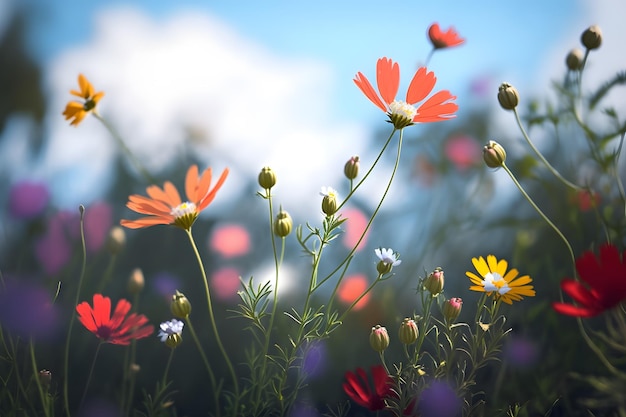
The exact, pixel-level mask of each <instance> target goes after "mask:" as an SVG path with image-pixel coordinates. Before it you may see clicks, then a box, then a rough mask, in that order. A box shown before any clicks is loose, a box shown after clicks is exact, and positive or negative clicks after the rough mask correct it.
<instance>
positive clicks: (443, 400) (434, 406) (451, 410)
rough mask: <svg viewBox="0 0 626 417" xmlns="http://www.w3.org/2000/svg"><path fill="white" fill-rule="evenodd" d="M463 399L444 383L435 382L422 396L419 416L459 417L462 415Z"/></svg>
mask: <svg viewBox="0 0 626 417" xmlns="http://www.w3.org/2000/svg"><path fill="white" fill-rule="evenodd" d="M461 405H462V404H461V399H460V398H459V397H458V396H457V395H456V392H455V391H454V389H453V388H452V387H451V386H450V385H449V384H448V383H446V382H444V381H437V380H435V381H433V382H432V384H430V386H429V387H428V388H426V389H425V390H424V391H422V394H421V395H420V401H419V404H418V409H419V415H420V416H422V417H457V416H460V415H461V411H462V410H461V408H462V407H461Z"/></svg>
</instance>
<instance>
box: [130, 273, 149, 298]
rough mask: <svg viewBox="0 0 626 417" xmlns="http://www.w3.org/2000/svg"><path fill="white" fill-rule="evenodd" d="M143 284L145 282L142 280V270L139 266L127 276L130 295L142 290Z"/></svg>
mask: <svg viewBox="0 0 626 417" xmlns="http://www.w3.org/2000/svg"><path fill="white" fill-rule="evenodd" d="M145 284H146V282H145V280H144V277H143V272H142V270H141V269H140V268H135V269H134V270H133V272H131V274H130V277H129V278H128V285H127V288H128V292H129V293H131V294H132V295H135V294H139V293H140V292H141V291H142V290H143V287H144V286H145Z"/></svg>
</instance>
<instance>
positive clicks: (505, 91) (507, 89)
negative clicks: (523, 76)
mask: <svg viewBox="0 0 626 417" xmlns="http://www.w3.org/2000/svg"><path fill="white" fill-rule="evenodd" d="M498 102H499V103H500V106H501V107H502V108H503V109H505V110H513V109H515V108H516V107H517V105H518V104H519V93H518V92H517V88H515V87H513V86H512V85H511V84H509V83H502V84H500V87H499V88H498Z"/></svg>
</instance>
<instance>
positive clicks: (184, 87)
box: [40, 8, 369, 205]
mask: <svg viewBox="0 0 626 417" xmlns="http://www.w3.org/2000/svg"><path fill="white" fill-rule="evenodd" d="M94 32H95V36H94V38H93V39H91V40H87V41H86V43H85V44H83V45H82V46H80V47H78V48H74V49H71V50H69V51H67V52H66V53H64V54H62V55H61V56H59V57H58V59H56V60H55V62H54V63H53V65H52V68H51V69H50V71H49V78H48V84H49V86H50V97H51V100H52V102H51V108H53V109H55V111H54V112H53V114H51V115H49V119H48V127H49V129H50V130H49V131H50V137H49V148H48V153H47V158H46V160H45V161H44V163H43V165H42V166H41V167H40V169H41V170H45V171H47V172H50V173H51V176H52V178H53V179H58V180H62V181H63V184H62V188H63V189H65V190H67V192H65V193H63V195H57V196H56V197H57V202H60V203H62V204H71V205H75V204H76V203H77V202H79V201H80V202H84V198H87V197H84V196H86V195H87V194H88V193H89V192H90V190H92V189H97V190H102V191H104V190H103V186H102V184H105V186H106V178H108V176H109V171H110V169H111V164H110V162H111V158H112V156H113V155H114V154H115V152H116V149H115V147H114V141H113V139H112V138H111V137H110V135H109V134H108V133H107V132H106V131H105V129H104V128H103V126H102V125H100V124H99V123H98V122H97V120H95V119H94V118H92V117H90V118H88V119H86V120H85V121H84V122H83V123H82V124H81V125H80V126H79V127H78V128H73V127H69V126H68V122H66V121H64V120H63V118H62V117H61V115H60V113H61V111H62V109H63V107H64V105H65V103H66V102H67V100H68V99H69V97H70V96H69V95H68V90H69V89H70V88H76V77H77V74H78V73H79V72H82V73H84V74H85V75H86V76H87V77H88V78H89V79H90V80H91V81H92V83H93V84H94V86H95V88H96V89H97V90H104V91H106V96H105V97H104V99H103V100H102V101H101V102H100V105H99V111H100V113H101V114H102V115H103V116H104V117H106V118H107V119H108V120H109V121H111V122H112V124H113V125H115V126H116V127H117V128H118V130H119V131H120V133H121V135H122V137H124V138H125V140H126V143H127V144H128V146H129V148H131V149H132V151H133V152H134V153H135V155H136V156H137V157H138V158H139V159H140V160H141V161H143V162H144V164H145V165H146V166H147V167H148V168H149V170H152V171H155V172H157V171H158V170H160V169H162V168H164V167H166V166H168V164H170V163H171V162H174V161H176V160H177V159H178V160H180V156H181V151H183V152H194V153H195V154H196V155H198V156H199V157H200V158H201V160H203V161H206V162H205V163H206V164H210V165H212V166H213V167H214V169H215V170H218V171H221V170H222V169H223V168H224V167H225V166H229V167H230V168H231V177H230V178H229V181H228V187H225V188H224V191H223V192H222V193H221V194H224V195H225V198H226V199H228V198H227V197H228V195H230V197H236V190H237V189H239V188H240V186H241V185H242V183H241V182H240V181H243V180H244V179H247V178H256V175H257V174H258V172H259V171H260V169H261V167H263V166H264V165H270V166H272V167H273V168H274V169H275V170H276V171H277V172H278V175H279V181H280V183H279V185H280V194H281V195H282V196H283V197H284V199H285V200H290V201H291V202H293V204H296V203H297V202H301V201H303V200H302V199H303V198H308V197H311V196H315V195H317V191H318V190H319V187H320V186H321V185H333V183H334V182H337V181H339V180H340V179H341V174H342V168H343V163H344V162H345V160H347V159H348V158H349V157H350V156H351V155H353V154H360V153H363V151H364V149H365V147H366V146H367V144H368V142H369V138H368V134H367V133H366V132H365V130H364V129H362V128H360V127H357V126H354V125H348V124H345V125H340V126H337V125H331V124H329V122H328V120H329V119H330V117H329V116H330V114H329V112H330V110H331V106H330V104H331V103H329V100H330V96H331V94H330V93H331V91H332V90H331V89H332V84H333V82H334V80H333V69H332V68H331V67H329V66H328V65H327V64H325V63H322V62H315V61H312V60H306V59H303V58H299V59H293V58H289V57H281V56H277V55H276V54H275V53H272V52H271V51H269V50H267V49H266V48H265V47H264V46H263V45H260V44H258V43H256V42H254V41H253V40H250V39H246V38H244V37H243V36H241V35H240V34H238V33H237V32H235V31H234V30H232V29H231V28H229V27H228V26H226V25H225V24H224V23H222V22H220V21H218V20H217V19H215V18H214V17H211V16H209V15H206V14H200V13H190V12H187V13H180V14H177V15H174V16H172V17H169V18H168V19H167V20H165V21H160V22H157V21H154V20H151V19H150V18H148V17H146V16H145V15H143V14H142V13H140V12H139V11H138V10H136V9H130V8H115V9H110V10H108V11H106V12H103V13H101V14H100V15H99V16H98V17H97V21H96V24H95V31H94ZM335 186H336V185H335ZM228 190H230V191H228ZM81 197H82V198H83V199H81Z"/></svg>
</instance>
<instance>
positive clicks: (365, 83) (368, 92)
mask: <svg viewBox="0 0 626 417" xmlns="http://www.w3.org/2000/svg"><path fill="white" fill-rule="evenodd" d="M353 81H354V83H355V84H356V86H357V87H359V89H360V90H361V91H362V92H363V94H365V97H367V98H368V99H369V100H370V101H371V102H372V103H374V104H375V105H376V106H377V107H378V108H379V109H381V110H382V111H384V112H387V107H386V106H385V104H384V103H383V102H382V100H381V99H380V97H378V94H376V91H375V90H374V87H372V84H370V82H369V80H368V79H367V78H366V77H365V76H364V75H363V74H362V73H360V72H357V74H356V78H355V79H354V80H353Z"/></svg>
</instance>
